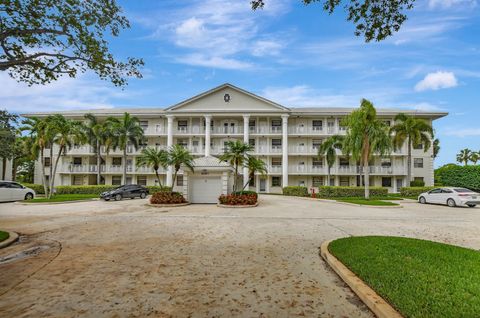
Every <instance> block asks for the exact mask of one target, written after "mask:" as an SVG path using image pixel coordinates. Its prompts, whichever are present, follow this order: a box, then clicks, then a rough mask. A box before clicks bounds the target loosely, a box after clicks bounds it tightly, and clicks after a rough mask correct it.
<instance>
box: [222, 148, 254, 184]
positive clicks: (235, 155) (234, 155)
mask: <svg viewBox="0 0 480 318" xmlns="http://www.w3.org/2000/svg"><path fill="white" fill-rule="evenodd" d="M252 150H253V146H252V145H250V144H248V143H244V142H242V141H240V140H235V141H227V142H226V143H225V149H224V151H223V154H222V155H221V156H220V158H218V159H219V160H220V161H225V162H227V163H228V164H229V165H230V166H231V167H233V168H234V169H235V179H234V180H233V192H236V191H237V183H238V182H237V181H238V180H237V179H238V169H239V168H240V167H243V166H244V164H245V162H246V161H247V160H248V153H249V152H250V151H252Z"/></svg>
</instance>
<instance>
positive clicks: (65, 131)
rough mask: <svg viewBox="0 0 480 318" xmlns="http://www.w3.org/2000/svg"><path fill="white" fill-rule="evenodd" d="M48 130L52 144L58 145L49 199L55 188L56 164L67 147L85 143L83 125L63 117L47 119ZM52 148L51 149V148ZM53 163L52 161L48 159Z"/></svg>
mask: <svg viewBox="0 0 480 318" xmlns="http://www.w3.org/2000/svg"><path fill="white" fill-rule="evenodd" d="M47 120H48V128H47V129H49V130H50V131H51V132H52V133H53V134H54V138H53V144H57V145H58V153H57V158H56V159H55V163H54V164H53V170H52V174H51V175H50V189H51V190H52V191H50V193H49V196H48V197H49V198H50V197H51V196H52V194H53V190H54V187H55V175H56V173H57V167H58V162H59V160H60V157H61V155H62V152H64V151H65V150H66V149H67V147H68V148H71V147H72V145H73V144H83V143H85V142H86V137H85V133H84V127H83V123H81V122H79V121H75V120H71V119H66V118H65V117H63V115H59V114H55V115H51V116H48V117H47ZM52 148H53V147H52ZM50 160H51V161H53V159H50Z"/></svg>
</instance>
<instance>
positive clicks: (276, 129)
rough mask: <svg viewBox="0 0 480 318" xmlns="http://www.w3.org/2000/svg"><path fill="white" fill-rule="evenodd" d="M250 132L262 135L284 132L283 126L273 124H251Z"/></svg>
mask: <svg viewBox="0 0 480 318" xmlns="http://www.w3.org/2000/svg"><path fill="white" fill-rule="evenodd" d="M249 132H250V133H251V134H260V135H264V134H281V133H282V127H281V126H272V127H268V126H258V127H256V126H255V127H253V126H251V127H250V128H249Z"/></svg>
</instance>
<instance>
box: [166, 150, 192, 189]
mask: <svg viewBox="0 0 480 318" xmlns="http://www.w3.org/2000/svg"><path fill="white" fill-rule="evenodd" d="M167 166H173V169H174V174H173V180H172V189H173V187H174V186H175V181H176V180H177V174H178V171H179V170H180V168H181V167H182V166H184V167H186V168H188V169H189V170H190V171H192V172H193V156H192V154H191V153H190V151H189V150H188V149H186V148H184V147H183V146H181V145H173V146H172V147H171V148H170V149H169V150H168V161H167Z"/></svg>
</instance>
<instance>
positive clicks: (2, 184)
mask: <svg viewBox="0 0 480 318" xmlns="http://www.w3.org/2000/svg"><path fill="white" fill-rule="evenodd" d="M5 188H8V183H7V182H0V189H5Z"/></svg>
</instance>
